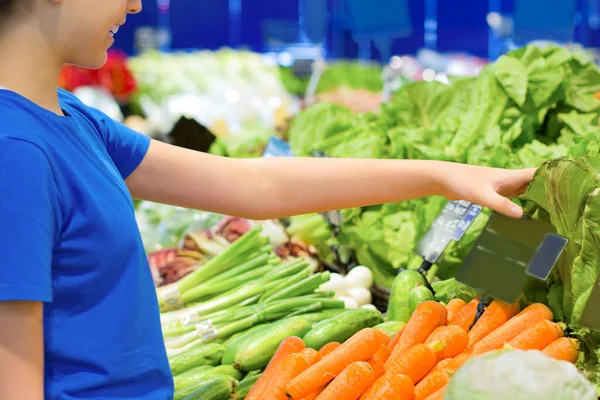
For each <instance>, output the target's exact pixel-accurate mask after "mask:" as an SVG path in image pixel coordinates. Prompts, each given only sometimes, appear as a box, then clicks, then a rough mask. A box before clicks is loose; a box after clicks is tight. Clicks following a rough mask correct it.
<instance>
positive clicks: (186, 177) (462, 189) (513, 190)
mask: <svg viewBox="0 0 600 400" xmlns="http://www.w3.org/2000/svg"><path fill="white" fill-rule="evenodd" d="M534 172H535V171H534V170H532V169H529V170H519V171H510V170H502V169H493V168H483V167H474V166H469V165H462V164H454V163H444V162H439V161H417V160H366V159H330V158H324V159H320V158H269V159H229V158H224V157H218V156H212V155H208V154H204V153H199V152H195V151H192V150H186V149H182V148H178V147H175V146H171V145H168V144H164V143H160V142H157V141H153V142H152V143H151V145H150V149H149V150H148V153H147V154H146V156H145V158H144V160H143V161H142V162H141V164H140V166H139V167H138V168H137V169H136V170H135V171H134V172H133V173H132V174H131V176H130V177H129V178H128V179H127V185H128V187H129V189H130V191H131V193H132V195H133V196H134V197H135V198H138V199H144V200H150V201H155V202H159V203H165V204H172V205H178V206H182V207H187V208H195V209H200V210H206V211H212V212H217V213H221V214H226V215H233V216H240V217H246V218H252V219H270V218H279V217H285V216H291V215H297V214H304V213H309V212H316V211H328V210H333V209H343V208H350V207H358V206H366V205H374V204H382V203H388V202H397V201H402V200H407V199H412V198H418V197H425V196H434V195H441V196H445V197H447V198H450V199H463V200H468V201H472V202H474V203H477V204H480V205H482V206H485V207H490V208H492V209H495V210H496V211H499V212H502V213H504V214H506V215H510V216H513V217H517V218H518V217H520V216H521V215H522V212H523V211H522V210H521V209H520V208H519V207H518V206H516V205H515V204H514V203H512V202H511V201H510V200H508V199H507V198H505V197H504V196H510V197H512V196H516V195H518V194H521V193H522V192H523V191H524V190H525V189H526V187H527V185H528V184H529V182H530V181H531V179H532V177H533V174H534Z"/></svg>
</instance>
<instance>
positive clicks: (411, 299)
mask: <svg viewBox="0 0 600 400" xmlns="http://www.w3.org/2000/svg"><path fill="white" fill-rule="evenodd" d="M428 300H435V297H434V296H433V293H431V290H429V289H427V288H426V287H425V286H417V287H415V288H412V289H411V291H410V293H409V294H408V306H409V307H410V315H412V314H413V313H414V312H415V310H416V308H417V306H418V305H419V304H421V303H422V302H424V301H428Z"/></svg>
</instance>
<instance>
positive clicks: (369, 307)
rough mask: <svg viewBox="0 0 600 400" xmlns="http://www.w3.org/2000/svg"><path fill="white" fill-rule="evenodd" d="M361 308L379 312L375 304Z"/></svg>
mask: <svg viewBox="0 0 600 400" xmlns="http://www.w3.org/2000/svg"><path fill="white" fill-rule="evenodd" d="M360 308H366V309H367V310H374V311H379V310H378V309H377V307H375V306H374V305H373V304H365V305H364V306H360Z"/></svg>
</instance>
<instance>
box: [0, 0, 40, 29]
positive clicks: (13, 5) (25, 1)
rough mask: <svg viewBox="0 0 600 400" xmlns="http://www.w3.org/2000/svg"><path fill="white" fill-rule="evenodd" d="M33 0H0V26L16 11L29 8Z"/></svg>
mask: <svg viewBox="0 0 600 400" xmlns="http://www.w3.org/2000/svg"><path fill="white" fill-rule="evenodd" d="M33 2H34V0H0V27H2V25H4V23H5V22H6V20H7V19H8V18H10V17H12V16H13V15H15V14H16V13H18V12H21V11H24V10H31V8H32V6H33Z"/></svg>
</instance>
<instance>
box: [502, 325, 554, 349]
mask: <svg viewBox="0 0 600 400" xmlns="http://www.w3.org/2000/svg"><path fill="white" fill-rule="evenodd" d="M563 336H564V332H563V330H562V328H561V327H560V326H559V325H558V324H556V323H554V322H552V321H548V320H546V319H543V320H541V321H539V322H538V323H536V324H535V325H533V326H530V327H529V328H527V329H525V330H524V331H523V332H522V333H520V334H519V335H518V336H517V337H516V338H514V339H513V340H511V341H510V342H508V345H509V346H510V347H512V348H513V349H518V350H543V349H544V348H545V347H546V346H548V345H549V344H550V343H552V342H554V341H555V340H556V339H558V338H560V337H563Z"/></svg>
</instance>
